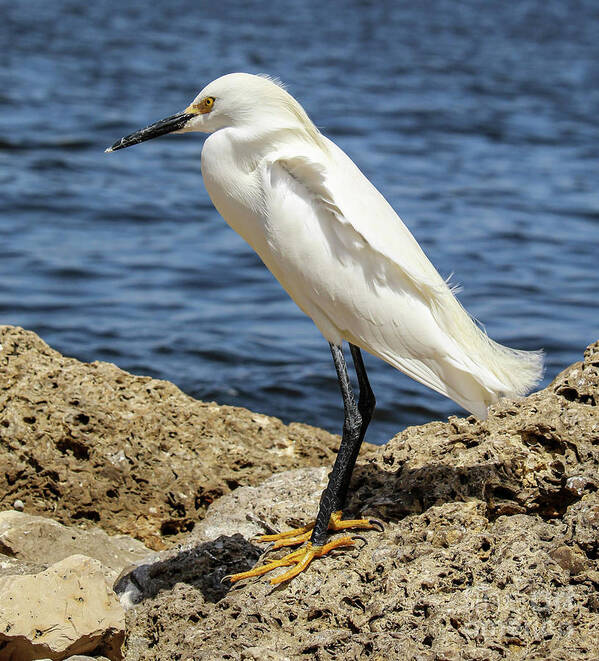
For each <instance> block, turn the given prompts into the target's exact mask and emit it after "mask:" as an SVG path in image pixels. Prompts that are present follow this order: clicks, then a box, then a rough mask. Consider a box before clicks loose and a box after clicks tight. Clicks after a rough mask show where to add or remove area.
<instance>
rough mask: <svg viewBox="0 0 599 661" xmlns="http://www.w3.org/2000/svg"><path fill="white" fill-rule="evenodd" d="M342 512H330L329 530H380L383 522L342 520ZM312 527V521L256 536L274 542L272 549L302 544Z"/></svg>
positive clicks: (374, 520) (308, 536)
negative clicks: (270, 533)
mask: <svg viewBox="0 0 599 661" xmlns="http://www.w3.org/2000/svg"><path fill="white" fill-rule="evenodd" d="M342 516H343V512H342V511H341V510H338V511H337V512H333V514H331V519H330V521H329V530H332V531H333V532H338V531H339V530H351V529H356V528H358V529H360V530H371V529H373V528H374V529H376V530H379V529H380V530H381V531H382V529H383V524H382V523H381V522H380V521H377V520H376V519H345V520H342V519H341V517H342ZM312 528H314V523H310V524H308V525H307V526H303V527H302V528H294V529H293V530H286V531H285V532H279V533H276V534H275V535H261V536H260V537H258V540H257V541H259V542H274V544H273V546H272V550H273V551H274V550H276V549H280V548H281V547H283V546H297V545H298V544H303V543H304V542H307V541H309V540H310V537H311V536H312Z"/></svg>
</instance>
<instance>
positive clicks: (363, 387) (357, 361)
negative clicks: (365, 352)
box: [333, 344, 376, 512]
mask: <svg viewBox="0 0 599 661" xmlns="http://www.w3.org/2000/svg"><path fill="white" fill-rule="evenodd" d="M349 348H350V350H351V355H352V359H353V361H354V369H355V370H356V376H357V377H358V385H359V387H360V397H359V399H358V413H359V414H360V417H361V418H362V424H361V425H360V437H359V438H358V442H357V443H356V444H355V447H354V452H353V454H352V456H351V457H350V461H349V468H348V470H347V471H346V473H345V475H344V479H343V483H342V485H341V489H340V490H339V494H338V499H337V502H336V503H335V507H334V509H333V512H335V511H337V510H342V509H343V508H344V507H345V500H346V498H347V491H348V489H349V483H350V481H351V476H352V472H353V469H354V466H355V464H356V459H357V458H358V454H359V452H360V447H361V446H362V441H363V440H364V436H365V435H366V430H367V429H368V425H369V424H370V421H371V420H372V415H373V413H374V409H375V406H376V399H375V397H374V393H373V392H372V388H371V387H370V382H369V381H368V376H367V374H366V368H365V367H364V361H363V360H362V353H361V351H360V349H359V348H358V347H357V346H356V345H355V344H350V345H349Z"/></svg>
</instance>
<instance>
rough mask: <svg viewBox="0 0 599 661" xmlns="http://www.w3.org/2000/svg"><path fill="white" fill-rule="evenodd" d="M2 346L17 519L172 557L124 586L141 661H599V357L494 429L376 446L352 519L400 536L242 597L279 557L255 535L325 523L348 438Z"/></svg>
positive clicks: (23, 346)
mask: <svg viewBox="0 0 599 661" xmlns="http://www.w3.org/2000/svg"><path fill="white" fill-rule="evenodd" d="M0 342H1V343H2V344H3V345H4V349H3V350H2V351H0V467H1V468H0V498H3V500H2V501H1V502H3V503H4V506H5V507H11V506H13V504H14V503H15V501H16V500H22V501H23V504H24V507H25V511H26V512H40V513H50V512H54V513H53V514H52V516H55V517H56V518H58V519H60V520H61V521H63V522H67V523H69V522H70V523H72V524H75V525H77V524H81V523H85V524H87V525H88V526H90V525H92V524H93V522H94V520H97V522H98V523H99V525H101V526H102V527H104V528H105V529H106V530H107V531H108V532H123V533H128V534H130V535H134V536H136V537H138V538H140V539H144V540H146V541H147V542H151V543H152V544H153V546H154V547H155V548H158V547H159V546H161V545H165V546H170V548H168V549H167V550H165V551H162V552H160V553H158V554H156V555H154V556H152V557H148V558H145V559H144V561H143V563H142V564H141V566H139V567H136V568H128V569H126V570H124V571H123V572H121V575H120V577H119V578H118V580H116V582H115V589H116V590H117V592H118V593H119V595H120V596H121V599H122V603H123V604H125V605H127V606H130V608H129V610H128V611H127V616H126V618H127V621H126V634H125V644H124V647H123V653H124V654H125V658H126V660H127V661H141V660H147V661H150V660H152V661H167V660H168V661H171V660H175V661H176V660H181V661H185V660H187V659H193V660H194V661H202V660H206V661H208V660H210V661H213V660H219V659H235V660H237V659H240V660H241V659H256V660H260V661H262V660H273V661H282V660H283V659H290V660H295V659H312V658H314V659H327V660H328V659H330V660H332V659H379V660H381V661H382V660H386V659H418V660H422V661H442V660H450V659H451V660H453V659H455V660H458V659H471V660H474V659H476V660H479V661H482V660H483V659H484V660H490V661H494V660H496V659H537V660H539V661H540V660H541V659H552V660H558V659H562V660H566V659H568V660H570V659H597V658H598V653H597V650H598V649H599V531H598V530H599V491H598V490H597V486H598V484H599V342H598V343H595V344H594V345H592V346H590V347H589V348H588V349H587V350H586V352H585V357H584V361H583V362H581V363H576V364H575V365H572V366H571V367H570V368H568V369H567V370H565V371H564V372H563V373H562V374H560V375H559V376H558V377H557V378H556V379H555V380H554V382H553V383H552V384H551V385H550V386H549V387H548V388H546V389H545V390H543V391H541V392H539V393H535V394H533V395H531V396H530V397H528V398H526V399H522V400H518V401H507V400H506V401H504V402H501V403H500V404H498V405H496V406H495V407H494V408H493V409H492V410H491V412H490V415H489V419H488V420H487V421H484V422H481V421H477V420H476V419H474V418H472V417H470V418H465V419H458V418H451V419H450V420H449V421H448V422H447V423H440V422H436V423H431V424H428V425H424V426H421V427H412V428H409V429H406V430H405V431H404V432H402V433H401V434H398V435H397V436H396V437H395V438H393V439H391V441H389V443H388V444H387V445H386V446H384V447H381V448H377V449H375V450H373V449H372V448H371V449H369V450H367V453H366V454H365V455H363V456H362V458H361V460H360V461H359V463H358V466H357V467H356V470H355V472H354V479H353V482H352V493H351V498H350V502H349V504H348V507H347V509H346V514H347V515H353V514H361V513H364V514H366V515H372V516H376V517H378V518H380V519H382V520H384V521H385V524H386V528H385V531H384V532H383V533H379V532H375V531H367V532H364V533H362V534H363V537H364V538H365V539H366V540H367V542H368V544H367V545H366V546H365V547H364V548H358V547H359V546H360V544H357V545H356V547H355V548H353V549H350V550H348V551H345V552H342V551H339V552H337V553H336V554H335V555H331V557H327V558H323V559H320V560H316V561H315V562H313V564H312V565H311V567H310V568H309V570H308V571H306V572H305V573H303V574H301V575H300V576H298V577H297V578H296V579H294V580H293V581H292V582H291V583H289V584H286V585H281V586H276V587H273V586H271V585H270V584H269V583H268V581H267V580H266V579H265V578H261V579H257V580H253V581H247V582H245V583H240V584H236V585H235V586H234V587H233V588H232V589H231V587H230V585H229V584H228V583H227V581H226V580H225V581H224V582H222V579H223V578H224V577H225V576H226V575H227V574H229V573H233V572H235V571H241V570H243V569H246V568H247V567H249V566H251V565H252V564H253V563H254V562H256V561H257V559H258V558H259V556H260V554H261V553H262V552H263V551H264V547H263V546H261V545H259V544H257V543H256V542H254V541H252V537H253V536H254V535H255V534H257V533H260V532H263V531H265V530H266V531H268V530H270V529H273V528H274V529H279V528H283V529H284V528H288V527H290V526H296V525H299V524H302V523H304V522H306V521H307V520H309V519H311V518H312V517H313V516H314V513H315V510H316V507H317V503H318V498H319V495H320V491H321V489H322V486H323V485H324V481H325V479H326V473H327V471H328V469H329V467H330V465H331V463H332V459H333V454H334V453H333V451H332V450H331V448H332V447H334V445H335V443H336V442H337V439H336V438H335V437H331V436H330V435H328V434H326V433H325V432H321V431H318V430H312V429H310V428H308V427H304V426H301V425H291V426H289V427H285V426H284V425H282V424H281V423H280V422H278V421H276V420H274V419H271V418H266V417H264V416H259V415H256V414H252V413H250V412H248V411H243V410H239V409H232V408H230V407H218V406H216V405H213V404H202V403H201V402H195V401H194V400H191V399H190V398H188V397H186V396H185V395H183V394H181V393H180V392H179V391H178V390H177V389H176V388H175V387H174V386H172V385H170V384H167V383H164V382H159V381H154V380H151V379H147V378H143V377H133V376H131V375H128V374H126V373H124V372H122V371H120V370H118V369H117V368H115V367H114V366H111V365H107V364H101V363H94V364H92V365H83V364H82V363H79V362H77V361H74V360H72V359H66V358H63V357H62V356H60V355H59V354H57V353H56V352H53V351H52V350H51V349H49V348H48V347H47V346H46V345H45V344H44V343H43V342H41V340H39V338H37V337H36V336H35V335H33V334H31V333H26V332H25V331H22V330H20V329H14V328H8V327H4V328H0ZM54 384H56V386H54ZM319 448H320V449H319ZM310 465H316V466H319V467H318V468H314V467H313V468H306V466H310ZM302 466H303V467H302ZM289 469H294V470H289ZM281 471H286V472H281ZM273 472H276V473H278V474H275V475H272V476H271V474H272V473H273ZM174 473H176V475H177V477H175V475H174ZM269 476H271V477H269ZM266 478H268V479H266ZM263 480H265V481H263ZM219 494H222V497H220V498H219V499H217V496H218V495H219ZM211 501H214V502H213V504H212V505H211V506H210V507H209V509H207V508H208V505H209V504H210V502H211ZM206 510H207V512H206ZM94 512H95V514H94ZM196 521H197V523H196ZM194 523H195V525H193V524H194ZM192 526H193V530H191V528H192ZM186 531H187V532H186ZM168 533H178V534H172V535H168ZM164 539H166V542H167V543H166V544H165V543H164V542H162V540H164ZM171 541H173V542H174V543H170V544H169V542H171ZM13 553H14V552H13ZM279 553H280V552H279ZM273 555H274V557H276V556H277V554H273ZM0 560H1V561H0V573H1V572H2V571H3V568H4V571H5V572H10V571H14V573H19V571H20V573H25V574H26V573H28V572H31V571H37V569H36V568H37V565H36V564H35V561H25V560H23V561H22V562H23V563H26V562H30V563H31V564H30V566H27V565H23V567H17V566H16V565H15V564H14V563H16V562H21V561H18V560H16V559H15V558H5V559H2V558H0ZM89 562H95V561H92V560H89ZM11 563H13V564H11ZM48 571H50V570H48ZM37 576H40V574H37ZM37 576H36V577H28V576H21V577H18V576H17V577H13V578H12V579H10V580H13V581H17V580H24V579H28V580H31V579H32V578H37ZM115 579H116V576H115ZM1 580H9V579H0V581H1ZM0 590H2V588H1V587H0ZM21 592H22V593H26V590H21ZM42 612H44V611H42ZM1 621H3V620H2V616H1V615H0V622H1ZM0 631H1V628H0ZM3 651H4V650H3V649H2V648H1V647H0V660H1V659H3V658H4V657H2V653H3ZM93 653H94V655H95V654H96V653H103V654H105V655H106V656H110V654H112V653H113V652H109V651H108V650H102V649H98V648H96V650H95V651H94V652H93ZM114 653H115V654H116V653H117V652H116V651H114ZM16 658H20V657H16ZM52 658H56V657H52ZM61 658H63V657H61ZM111 658H112V657H111Z"/></svg>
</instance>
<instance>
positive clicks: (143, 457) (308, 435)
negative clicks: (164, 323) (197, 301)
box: [0, 326, 368, 549]
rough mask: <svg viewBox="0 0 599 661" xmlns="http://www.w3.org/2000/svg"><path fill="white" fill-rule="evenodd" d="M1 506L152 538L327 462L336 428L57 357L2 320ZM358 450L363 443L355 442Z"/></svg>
mask: <svg viewBox="0 0 599 661" xmlns="http://www.w3.org/2000/svg"><path fill="white" fill-rule="evenodd" d="M0 344H1V345H2V347H3V348H2V350H0V466H1V467H2V469H1V470H0V509H9V508H11V507H12V506H13V503H14V502H15V501H16V500H22V501H23V504H24V506H25V511H27V512H29V513H33V514H45V515H47V516H51V517H52V518H54V519H57V520H59V521H61V522H62V523H66V524H68V523H72V522H79V523H80V524H82V525H90V524H91V523H97V524H99V525H100V526H101V527H102V528H103V529H104V530H105V531H106V532H109V533H111V534H115V533H125V534H131V535H133V536H134V537H136V538H137V539H140V540H142V541H143V542H144V543H145V544H146V545H148V546H150V547H151V548H154V549H160V548H165V547H166V546H169V545H170V544H171V543H173V542H174V541H176V539H177V535H180V534H181V533H182V532H188V531H190V530H192V529H193V527H194V525H195V523H196V522H197V520H198V519H201V518H202V517H203V516H204V514H205V512H206V508H207V507H208V505H209V504H210V503H211V502H213V501H214V500H215V499H216V498H218V497H219V496H221V495H223V494H225V493H228V492H229V491H231V490H232V489H235V488H237V487H238V486H240V485H248V484H256V483H258V482H260V481H261V480H263V479H265V478H267V477H268V476H269V475H271V474H272V473H273V472H277V471H282V470H286V469H289V468H296V467H299V466H310V465H313V466H317V465H318V466H319V465H325V466H328V465H331V463H332V462H333V459H334V452H335V450H336V448H337V446H338V444H339V438H338V437H336V436H333V435H332V434H328V433H327V432H325V431H323V430H320V429H315V428H313V427H309V426H307V425H302V424H291V425H289V426H286V425H284V424H283V423H282V422H281V421H280V420H277V419H276V418H270V417H268V416H265V415H260V414H257V413H252V412H251V411H247V410H246V409H240V408H234V407H231V406H218V405H217V404H213V403H204V402H200V401H197V400H194V399H192V398H191V397H188V396H187V395H185V394H183V393H182V392H181V391H180V390H179V389H178V388H177V387H176V386H174V385H173V384H171V383H168V382H166V381H158V380H155V379H151V378H149V377H140V376H133V375H131V374H128V373H127V372H124V371H122V370H120V369H119V368H118V367H116V366H114V365H112V364H109V363H101V362H95V363H92V364H84V363H81V362H79V361H77V360H75V359H72V358H65V357H63V356H62V355H61V354H59V353H58V352H56V351H54V350H53V349H51V348H50V347H48V345H47V344H45V343H44V342H43V341H42V340H41V339H40V338H39V337H38V336H37V335H35V334H34V333H32V332H29V331H25V330H23V329H21V328H16V327H12V326H0ZM365 451H366V452H368V450H367V449H366V450H365Z"/></svg>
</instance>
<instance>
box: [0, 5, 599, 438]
mask: <svg viewBox="0 0 599 661" xmlns="http://www.w3.org/2000/svg"><path fill="white" fill-rule="evenodd" d="M0 35H1V40H2V41H1V43H2V49H0V61H1V63H2V66H1V67H0V164H1V168H0V180H1V182H2V197H1V198H0V205H1V216H0V320H1V322H2V323H9V324H18V325H22V326H24V327H26V328H29V329H32V330H35V331H36V332H38V333H39V334H40V335H41V336H42V337H43V338H44V339H45V340H46V341H48V342H49V343H50V344H51V345H52V346H54V347H55V348H57V349H59V350H60V351H61V352H63V353H65V354H67V355H73V356H76V357H78V358H80V359H82V360H94V359H101V360H109V361H113V362H115V363H116V364H118V365H119V366H120V367H122V368H124V369H126V370H129V371H131V372H134V373H137V374H149V375H152V376H155V377H159V378H165V379H169V380H171V381H174V382H175V383H177V384H178V385H179V386H180V387H181V388H182V389H183V390H185V391H186V392H188V393H190V394H192V395H194V396H196V397H200V398H202V399H215V400H217V401H218V402H221V403H231V404H238V405H241V406H247V407H249V408H252V409H255V410H257V411H262V412H265V413H269V414H273V415H277V416H280V417H282V418H283V419H284V420H286V421H290V420H300V421H305V422H309V423H313V424H317V425H321V426H323V427H326V428H329V429H331V430H334V431H337V430H338V428H339V426H340V424H341V419H342V408H341V400H340V397H339V394H338V391H337V385H336V380H335V377H334V370H333V366H332V362H331V359H330V354H329V350H328V347H327V344H326V342H325V341H324V340H323V338H322V337H321V336H320V335H319V333H318V331H317V330H316V328H315V327H314V326H313V324H312V322H311V321H310V320H309V319H308V318H306V317H304V316H303V315H302V313H301V312H300V311H299V310H298V309H297V308H296V307H295V305H294V304H293V303H292V302H291V301H290V300H289V299H288V298H287V296H286V294H285V293H284V292H283V290H282V289H281V288H280V287H279V286H278V284H277V283H276V282H275V281H274V279H273V278H272V276H271V275H270V274H269V273H268V272H267V271H266V269H265V268H264V267H263V266H262V264H261V263H260V261H259V260H258V258H257V257H256V256H255V255H254V254H253V253H252V251H251V249H250V248H249V247H248V246H246V245H245V244H244V243H243V241H242V240H241V239H240V238H239V237H238V236H237V235H235V234H234V233H233V231H232V230H230V229H229V228H228V226H226V225H225V223H224V221H223V220H222V219H221V218H220V217H219V216H218V214H217V213H216V211H215V210H214V209H213V208H212V206H211V204H210V200H209V198H208V195H207V193H206V192H205V190H204V188H203V184H202V181H201V174H200V151H201V148H202V138H201V137H200V136H199V135H192V136H190V135H186V136H171V137H166V138H162V139H159V140H155V141H152V142H149V143H146V144H144V145H140V146H137V147H134V148H132V149H128V150H125V151H122V152H118V153H115V154H113V155H111V156H107V155H105V154H104V153H103V150H104V148H105V147H106V146H107V145H108V144H111V143H112V142H113V141H114V140H115V139H117V138H119V137H121V136H122V135H124V134H126V133H129V132H131V131H132V130H134V129H137V128H140V127H142V126H145V125H146V124H148V123H149V122H150V121H154V120H157V119H160V118H162V117H164V116H166V115H170V114H173V113H174V112H178V111H180V110H181V109H183V108H184V107H185V105H186V104H187V103H188V102H189V101H190V100H191V99H192V98H193V97H194V96H195V94H196V93H197V91H198V90H199V89H200V88H201V87H203V86H204V84H205V83H206V82H208V81H210V80H212V79H213V78H215V77H217V76H219V75H221V74H223V73H227V72H230V71H249V72H255V73H257V72H266V73H269V74H272V75H276V76H279V77H280V78H281V79H282V80H283V81H285V82H286V83H287V84H288V86H289V89H290V91H291V92H292V93H293V94H294V95H295V96H297V98H298V99H299V100H300V101H301V102H302V103H303V105H304V106H305V108H306V109H307V111H308V112H309V113H310V114H311V116H312V117H313V119H314V120H315V122H316V123H317V125H318V126H319V127H321V128H322V129H323V131H324V132H325V133H326V134H327V135H328V136H330V137H331V138H333V139H334V140H335V141H337V142H338V143H339V144H340V145H341V146H342V147H343V148H344V149H345V150H346V151H347V152H348V153H349V154H350V156H351V157H352V158H353V159H354V160H355V161H356V162H357V163H358V165H359V166H360V167H361V168H362V170H363V171H364V172H365V173H366V175H367V176H368V177H369V178H371V179H372V181H374V182H375V184H376V185H377V186H378V187H379V188H380V189H381V191H382V192H383V193H384V194H385V196H386V197H387V199H388V200H389V201H390V202H391V204H392V205H393V206H394V208H395V209H397V210H398V212H399V214H400V215H401V216H402V218H403V220H404V221H405V222H406V224H407V225H408V226H409V227H410V229H411V230H412V232H413V233H414V235H415V236H416V238H417V239H418V240H419V241H420V243H421V244H422V245H423V247H424V249H425V251H426V252H427V254H428V255H429V257H430V258H431V260H432V261H433V263H434V264H435V265H436V266H437V268H438V269H439V271H440V272H441V273H442V274H443V275H449V274H450V273H452V272H453V273H454V280H455V281H457V282H460V283H462V285H463V287H464V290H463V292H462V294H461V295H460V298H461V300H462V302H463V303H464V304H465V306H466V307H467V308H468V310H470V312H471V313H472V314H473V315H474V316H476V317H477V318H478V319H480V320H481V321H483V322H484V324H485V326H486V328H487V331H488V332H489V334H490V335H491V336H492V337H493V338H495V339H497V340H499V341H501V342H503V343H506V344H509V345H511V346H514V347H519V348H524V349H536V348H538V347H543V348H544V349H545V350H546V353H547V370H546V379H545V383H546V382H547V381H548V380H550V379H551V378H553V377H554V376H555V374H556V373H557V372H558V371H559V370H561V369H563V368H564V367H565V366H566V365H568V364H569V363H570V362H572V361H574V360H576V359H578V358H579V356H580V353H581V351H582V349H583V348H584V347H585V346H586V344H588V343H589V342H591V341H593V340H595V339H597V337H599V311H598V309H597V290H598V285H599V276H598V270H597V265H598V262H599V196H598V193H597V189H598V182H599V119H598V118H599V5H598V4H597V3H596V2H594V0H588V1H586V2H583V1H580V2H562V1H561V0H560V1H559V2H557V1H546V2H541V1H540V0H539V1H537V2H533V1H532V0H521V1H520V2H518V3H481V2H474V0H470V1H468V2H460V3H458V2H454V1H451V2H450V1H448V2H442V1H433V2H426V3H407V2H406V3H403V2H379V1H377V2H374V1H373V2H357V1H347V0H343V1H341V0H334V1H329V2H316V1H315V0H309V1H303V2H276V3H263V2H242V1H241V0H239V1H231V0H223V1H221V2H218V3H200V2H196V1H193V2H192V1H191V0H177V1H175V2H172V3H168V4H167V3H147V2H146V1H145V0H133V1H127V2H116V1H115V0H104V1H102V2H94V3H84V2H80V0H53V1H52V2H47V0H29V1H28V2H21V1H17V2H14V3H10V4H9V3H5V4H4V5H3V21H2V23H1V24H0ZM367 366H368V367H369V370H370V373H371V381H372V383H373V387H374V390H375V392H376V394H377V397H378V410H377V415H376V419H375V421H374V423H373V425H372V428H371V432H370V433H369V439H370V440H372V441H375V442H383V441H385V440H386V439H387V438H388V437H389V436H390V435H392V434H393V433H395V432H396V431H398V430H399V429H400V428H402V427H403V426H405V425H407V424H419V423H422V422H426V421H429V420H431V419H434V418H439V417H441V418H443V417H445V416H447V415H449V414H451V413H453V412H457V410H458V409H457V407H456V406H455V405H454V404H453V403H452V402H450V401H449V400H446V399H444V398H442V397H440V396H438V395H436V394H434V393H432V392H431V391H428V390H427V389H425V388H424V387H421V386H420V385H419V384H417V383H415V382H413V381H411V380H410V379H409V378H407V377H405V376H404V375H402V374H400V373H399V372H396V371H395V370H393V369H392V368H391V367H389V366H387V365H385V364H383V363H381V362H379V361H377V360H376V359H374V358H371V357H367Z"/></svg>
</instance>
